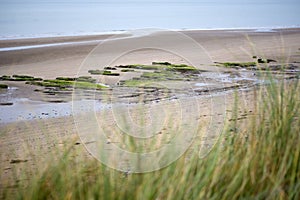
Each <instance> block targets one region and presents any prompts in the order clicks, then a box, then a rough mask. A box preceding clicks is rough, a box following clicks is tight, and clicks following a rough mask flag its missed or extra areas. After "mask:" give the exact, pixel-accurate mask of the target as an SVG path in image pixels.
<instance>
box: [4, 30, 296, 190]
mask: <svg viewBox="0 0 300 200" xmlns="http://www.w3.org/2000/svg"><path fill="white" fill-rule="evenodd" d="M168 34H169V35H171V36H170V37H169V36H168ZM166 38H169V39H170V40H169V41H167V40H166ZM178 38H180V40H179V39H178ZM299 38H300V29H297V28H294V29H274V30H273V31H269V32H256V31H254V30H202V31H201V30H198V31H196V30H193V31H181V32H180V33H173V32H171V33H160V32H158V33H152V32H150V33H149V34H145V35H143V36H136V35H132V34H131V33H128V34H127V33H126V34H123V35H99V36H77V37H76V36H72V37H55V38H39V39H18V40H0V76H3V75H9V76H12V75H14V74H19V75H30V76H34V77H40V78H43V79H55V78H57V77H78V76H89V75H91V74H89V73H88V70H91V69H103V68H104V67H107V66H110V67H114V66H119V65H133V64H141V65H150V64H151V63H152V62H154V61H159V62H170V63H174V64H188V65H193V66H195V67H196V68H197V69H198V70H200V71H201V73H200V75H199V76H200V77H201V78H202V79H203V80H204V81H203V83H205V84H207V85H204V86H205V88H204V86H201V84H200V83H202V82H199V80H200V79H195V80H193V79H191V80H189V81H190V82H189V84H190V83H192V84H190V85H192V86H191V87H190V89H191V92H189V90H186V91H184V92H182V93H180V95H182V96H184V95H186V96H184V98H187V97H189V98H191V99H193V98H195V99H194V100H193V101H195V102H196V103H197V105H195V107H197V109H195V111H197V113H195V115H191V117H190V118H189V120H191V121H194V123H195V124H197V125H199V124H201V128H200V129H199V130H198V129H197V128H198V127H197V128H196V127H195V129H197V135H196V137H195V139H194V141H195V142H194V144H195V145H193V148H191V149H190V150H189V152H190V153H191V154H192V153H195V152H199V149H200V148H201V145H202V146H203V145H206V146H210V147H209V148H211V146H213V144H214V141H215V139H216V138H217V137H218V136H219V134H220V133H221V132H222V128H224V126H225V124H226V123H227V122H228V121H230V120H232V119H233V117H232V116H231V112H232V110H233V105H234V101H235V99H236V98H235V95H234V92H235V91H236V90H235V89H236V88H238V90H237V91H238V97H239V100H240V101H239V106H238V117H237V119H238V120H239V121H240V123H241V124H243V121H245V120H246V119H248V118H251V116H253V113H254V111H255V108H254V102H255V95H254V93H255V91H256V90H257V89H258V88H259V84H258V82H259V81H258V80H260V79H258V78H257V76H256V74H255V73H256V72H255V71H251V70H249V71H247V70H246V71H244V70H241V69H236V68H226V67H224V66H216V63H225V62H235V63H246V62H253V61H256V60H255V59H257V58H264V59H270V60H275V61H276V62H275V63H273V65H281V64H284V65H292V66H293V67H294V71H297V70H299V67H300V39H299ZM99 41H100V43H99ZM101 42H102V43H101ZM64 43H67V44H64ZM46 44H58V45H56V46H55V45H54V46H48V47H43V46H41V47H37V46H36V45H46ZM149 44H152V46H151V45H149ZM159 44H162V45H164V47H165V49H159V48H158V47H159ZM20 46H35V48H28V49H22V50H11V51H1V48H9V47H20ZM128 46H130V47H132V48H131V49H129V50H128V49H127V48H126V47H128ZM155 47H157V48H156V49H155ZM190 47H192V48H190ZM198 48H199V49H198ZM125 50H127V51H125ZM176 51H177V52H176ZM181 52H182V55H180V54H179V53H181ZM254 56H255V59H254ZM117 71H118V72H119V71H120V69H118V70H117ZM130 73H131V74H130ZM130 73H128V74H125V73H124V74H121V76H120V77H104V76H100V77H99V76H92V77H93V78H97V80H98V81H99V82H103V83H105V84H107V85H109V86H110V90H108V92H110V94H107V93H105V94H106V95H108V97H110V95H111V93H112V94H113V95H112V96H117V97H118V98H121V97H120V96H122V95H123V96H124V95H125V94H127V95H132V94H136V93H137V92H140V91H139V90H138V91H137V90H135V89H132V90H126V91H123V90H121V89H118V87H117V85H118V84H119V82H120V80H128V79H131V78H133V77H136V76H137V77H138V76H140V75H141V73H142V71H141V72H140V71H138V72H137V74H134V72H130ZM237 73H238V74H239V75H236V74H237ZM243 73H245V74H246V75H245V77H244V74H243ZM274 73H275V74H280V72H279V71H278V70H277V71H275V72H274ZM293 73H294V72H293ZM201 74H202V76H201ZM224 74H225V75H226V76H223V75H224ZM227 75H228V76H227ZM284 75H285V74H284ZM294 75H295V74H292V75H291V76H289V75H287V77H294ZM212 76H213V77H212ZM214 76H215V77H214ZM231 76H232V77H231ZM224 77H225V78H224ZM238 78H240V79H238ZM224 79H226V80H224ZM183 82H184V81H183ZM0 83H2V84H7V85H8V86H9V87H10V88H17V89H16V90H11V93H10V94H8V93H5V92H2V93H1V95H2V96H1V102H6V101H9V102H15V101H14V99H21V98H25V99H27V100H26V101H25V103H23V104H24V107H26V106H31V104H35V105H36V104H40V105H41V107H42V106H43V104H42V103H43V102H44V103H48V104H47V107H48V108H47V109H46V110H45V111H44V114H43V115H46V114H45V113H48V114H47V115H51V112H52V110H53V109H51V107H49V99H50V100H57V99H59V100H61V99H62V96H63V95H65V94H63V95H62V96H59V95H54V96H49V95H48V96H47V95H46V94H45V93H43V92H36V91H35V90H38V89H39V88H40V87H38V86H32V85H26V84H24V82H13V81H1V82H0ZM168 83H170V85H168ZM158 84H162V83H158ZM163 84H164V86H165V88H167V89H170V90H172V91H173V90H174V91H175V92H170V94H173V93H174V94H173V96H176V91H177V89H178V91H179V89H180V87H181V85H180V84H178V86H177V85H176V84H174V82H164V83H163ZM185 84H186V82H184V83H183V85H184V86H185ZM197 84H198V86H197ZM237 84H239V86H240V87H236V85H237ZM190 85H189V86H190ZM209 85H211V86H209ZM115 88H116V89H115ZM203 88H204V89H203ZM182 90H185V87H183V89H182ZM206 90H208V91H206ZM142 92H143V94H148V93H147V92H148V91H147V90H146V89H144V90H143V91H142ZM165 94H166V93H163V92H161V91H158V95H157V96H159V95H162V97H161V98H160V99H159V100H157V102H154V101H153V102H152V101H151V103H149V107H151V109H152V106H153V105H154V103H156V104H155V105H157V106H162V107H163V105H164V103H168V102H170V101H171V100H172V99H170V98H169V99H168V98H167V97H165V96H164V95H165ZM89 95H90V96H89V97H91V99H93V98H95V99H97V100H99V101H100V100H101V102H104V100H103V99H104V98H105V97H103V96H102V95H104V93H102V91H99V92H96V93H95V95H94V96H93V94H92V95H91V94H89ZM178 95H179V94H178ZM57 96H58V97H57ZM66 96H68V97H66V98H65V99H63V102H64V103H66V104H68V103H69V104H68V106H71V103H70V102H72V98H74V97H72V94H68V95H66ZM83 96H84V95H83ZM149 96H150V97H149V98H150V99H151V98H153V96H155V95H154V94H151V95H149ZM170 96H171V97H173V96H172V95H169V96H168V97H170ZM77 97H78V96H77ZM5 98H6V99H9V100H6V99H5ZM80 98H81V96H80ZM177 98H178V99H179V100H178V102H179V103H178V102H177V101H176V102H177V104H178V105H177V104H176V103H175V104H174V108H181V107H180V105H179V104H180V103H182V102H183V100H182V99H180V98H181V96H180V97H177ZM73 100H74V99H73ZM151 100H152V99H151ZM175 100H176V99H175ZM32 101H37V102H39V103H36V102H32ZM124 101H126V102H127V101H128V102H130V99H129V100H128V99H125V100H124ZM135 101H138V100H137V99H133V101H132V102H134V103H136V102H135ZM132 102H131V103H132ZM134 103H133V104H134ZM17 104H18V103H17ZM54 104H55V103H54ZM147 105H148V104H147ZM133 106H134V105H133ZM2 107H3V106H2ZM112 107H113V108H114V106H112ZM154 107H155V106H154ZM132 108H133V109H132V110H134V107H132ZM115 109H117V107H115ZM147 109H148V108H147ZM151 109H150V108H149V110H150V111H151ZM153 109H154V108H153ZM154 110H155V109H154ZM71 111H72V109H70V112H69V111H68V112H69V113H67V114H66V115H64V116H59V115H58V116H55V115H54V114H53V115H51V117H45V118H40V119H39V118H38V116H39V115H40V116H41V115H42V114H41V113H38V112H37V113H36V114H37V119H33V118H32V119H30V120H21V121H18V122H10V123H0V128H1V134H0V144H1V145H0V159H1V160H0V162H1V163H2V164H1V165H0V167H1V169H0V172H1V176H0V183H1V184H0V188H6V187H12V188H14V187H15V185H16V183H14V182H13V180H15V179H14V176H15V173H16V174H22V170H23V169H24V168H29V169H34V168H35V167H36V166H37V165H36V162H38V163H40V162H43V161H45V160H47V159H49V158H51V156H52V155H53V152H55V149H57V148H63V147H66V146H70V145H71V146H74V148H77V149H80V151H79V152H81V154H83V155H84V156H87V157H90V158H92V156H90V155H89V153H87V152H86V151H84V150H85V149H84V148H83V145H82V143H88V142H91V138H88V137H87V138H85V139H82V138H81V139H82V140H80V138H79V136H81V134H80V133H78V130H81V129H80V128H79V129H78V126H77V127H76V123H77V125H78V123H79V122H80V123H82V122H81V121H78V120H82V118H77V119H74V118H73V116H72V113H71ZM73 111H74V110H73ZM41 112H42V111H41ZM55 112H56V113H57V111H53V113H55ZM187 112H188V111H187ZM49 113H50V114H49ZM96 113H97V114H96V116H97V117H96V119H97V120H98V121H101V122H102V123H104V122H105V123H106V122H107V123H106V126H107V127H106V128H107V129H106V130H107V131H106V132H114V130H115V128H114V125H115V122H116V123H118V118H117V117H116V116H114V113H113V112H111V113H110V112H108V113H104V112H103V113H102V112H99V113H98V112H96ZM174 113H176V110H174ZM182 113H183V114H182V115H184V116H188V114H187V113H184V112H182ZM31 114H32V115H33V114H34V111H32V113H31ZM104 114H105V115H104ZM167 114H170V116H172V117H174V116H173V110H172V112H170V113H167ZM167 114H166V115H167ZM5 115H7V116H9V115H10V113H6V114H5ZM135 115H137V114H136V113H135V112H134V111H132V113H131V117H132V119H133V120H134V119H136V118H135ZM144 115H145V116H146V117H149V118H151V113H150V114H149V113H147V114H145V113H144ZM26 116H27V115H26ZM28 116H29V114H28ZM104 116H105V117H104ZM172 117H171V118H172ZM166 118H167V117H166ZM172 119H173V118H172ZM106 120H107V121H106ZM159 120H161V119H158V121H159ZM174 120H180V118H179V119H177V118H176V116H175V118H174ZM158 121H152V123H154V124H157V123H159V122H158ZM202 125H203V126H202ZM91 126H92V127H89V128H91V129H89V130H92V129H93V128H95V127H93V125H91ZM166 127H167V128H166V129H162V128H161V130H159V131H157V132H159V134H162V135H167V134H169V133H168V125H166ZM169 128H170V129H175V128H176V127H174V126H172V125H170V127H169ZM116 134H117V131H115V133H114V134H111V135H107V139H108V141H109V143H108V145H112V144H113V143H121V142H122V137H118V136H117V135H116ZM157 134H158V133H157ZM165 139H166V140H168V139H169V138H168V137H166V138H165ZM86 145H87V148H89V147H88V144H86ZM157 145H158V147H159V145H162V144H157ZM91 148H94V146H93V144H91ZM209 148H208V149H209ZM202 153H203V152H202ZM204 154H205V151H204V153H203V155H204ZM33 171H34V170H33ZM31 173H33V172H31ZM18 181H22V180H21V178H20V180H19V179H18Z"/></svg>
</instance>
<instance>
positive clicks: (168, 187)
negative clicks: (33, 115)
mask: <svg viewBox="0 0 300 200" xmlns="http://www.w3.org/2000/svg"><path fill="white" fill-rule="evenodd" d="M299 93H300V92H299V83H298V81H293V82H289V83H287V82H282V83H276V84H275V83H271V84H270V85H268V86H265V87H262V88H261V89H259V90H257V91H256V95H255V103H256V111H254V112H255V113H254V115H252V117H251V118H249V119H248V121H247V125H246V126H242V128H241V127H238V126H239V124H238V123H237V122H236V121H235V122H233V123H232V124H228V125H227V127H228V128H226V129H225V130H224V134H223V135H222V137H221V138H220V140H219V141H218V143H217V145H215V148H214V149H213V150H212V151H211V152H210V153H209V154H208V155H207V156H206V157H204V158H202V159H199V156H198V155H194V156H192V157H191V158H190V159H188V160H187V159H186V158H185V156H183V157H181V158H180V159H179V160H177V161H176V162H174V163H173V164H171V165H170V166H168V167H166V168H164V169H161V170H159V171H155V172H151V173H144V174H125V173H122V172H118V171H115V170H113V169H110V168H108V167H106V166H104V165H101V164H100V163H99V162H97V161H94V160H93V159H84V160H78V159H76V158H74V156H73V154H74V151H72V148H70V149H68V150H66V152H65V153H64V155H63V156H62V158H61V159H58V160H57V161H53V162H52V163H49V164H48V167H47V168H46V169H45V170H41V171H40V172H38V173H37V175H36V176H35V177H34V178H32V179H31V181H30V182H29V184H28V187H27V188H26V189H21V188H20V189H19V192H18V194H17V195H16V196H17V197H18V198H19V199H217V200H219V199H300V164H299V163H300V120H299V116H300V115H299V103H300V99H299V98H300V94H299ZM237 105H238V103H237ZM232 127H233V128H232ZM232 130H237V131H232Z"/></svg>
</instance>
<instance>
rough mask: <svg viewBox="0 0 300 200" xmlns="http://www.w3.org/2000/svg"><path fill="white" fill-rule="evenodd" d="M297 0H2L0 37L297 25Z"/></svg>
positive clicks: (299, 19)
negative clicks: (150, 29) (146, 29)
mask: <svg viewBox="0 0 300 200" xmlns="http://www.w3.org/2000/svg"><path fill="white" fill-rule="evenodd" d="M299 10H300V1H299V0H198V1H197V0H187V1H183V0H181V1H179V0H161V1H159V0H144V1H143V0H123V1H121V0H61V1H60V0H0V39H12V38H30V37H48V36H69V35H92V34H101V33H111V32H123V31H127V30H135V29H144V28H158V29H171V30H185V29H244V28H256V29H258V30H262V31H269V30H272V29H274V28H290V27H300V12H299Z"/></svg>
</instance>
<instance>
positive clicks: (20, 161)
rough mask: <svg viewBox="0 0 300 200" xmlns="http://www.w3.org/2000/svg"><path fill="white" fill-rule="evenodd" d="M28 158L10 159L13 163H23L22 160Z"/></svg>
mask: <svg viewBox="0 0 300 200" xmlns="http://www.w3.org/2000/svg"><path fill="white" fill-rule="evenodd" d="M27 161H28V160H21V159H12V160H11V161H10V163H11V164H16V163H22V162H27Z"/></svg>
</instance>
